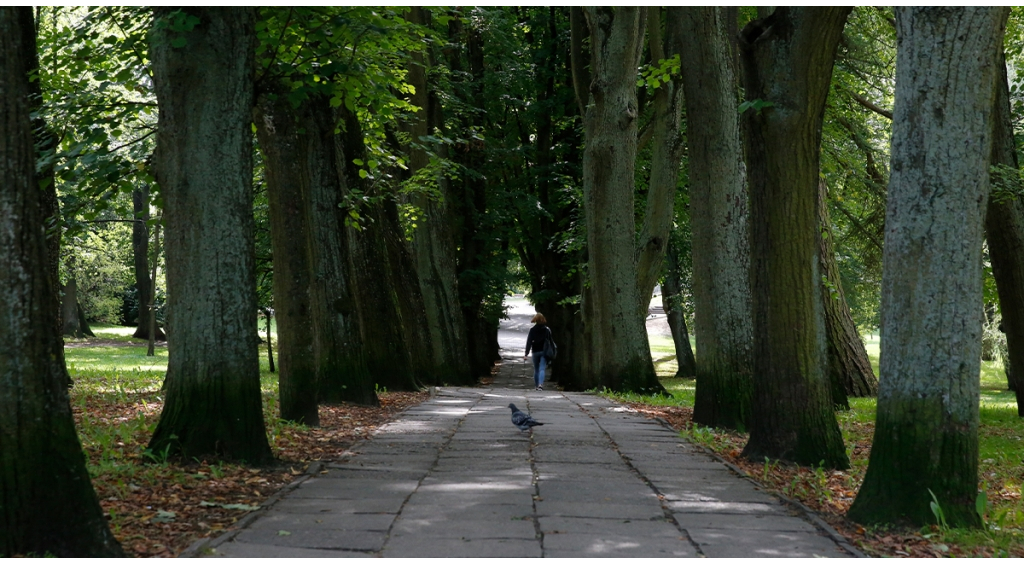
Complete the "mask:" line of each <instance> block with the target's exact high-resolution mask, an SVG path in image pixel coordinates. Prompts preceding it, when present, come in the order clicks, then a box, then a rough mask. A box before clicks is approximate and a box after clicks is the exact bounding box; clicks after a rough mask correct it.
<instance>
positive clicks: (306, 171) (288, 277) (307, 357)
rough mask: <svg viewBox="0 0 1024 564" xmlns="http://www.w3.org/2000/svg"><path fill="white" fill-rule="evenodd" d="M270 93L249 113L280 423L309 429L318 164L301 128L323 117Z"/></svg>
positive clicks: (314, 411)
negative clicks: (262, 203) (259, 177)
mask: <svg viewBox="0 0 1024 564" xmlns="http://www.w3.org/2000/svg"><path fill="white" fill-rule="evenodd" d="M274 94H276V96H274V99H273V100H272V99H271V95H270V93H264V94H260V96H259V97H258V99H257V102H256V106H255V109H254V111H253V114H254V121H255V123H256V136H257V139H258V141H259V146H260V151H261V152H262V154H263V166H264V177H265V180H266V183H267V201H268V203H269V206H270V212H269V215H270V244H271V249H272V252H273V254H274V278H273V284H274V310H275V313H276V314H277V329H278V331H277V336H278V341H277V355H278V361H279V364H280V365H281V370H280V372H278V375H277V378H278V390H279V393H280V413H281V419H284V420H286V421H295V422H298V423H305V424H306V425H314V426H315V425H319V424H320V415H319V410H318V407H317V385H318V380H317V370H316V361H315V358H314V356H313V325H312V305H311V303H310V274H311V270H310V259H309V247H308V245H309V229H310V227H309V225H310V218H309V208H308V206H309V203H308V197H307V193H308V192H309V186H308V184H309V182H310V181H311V179H312V178H313V176H314V174H313V173H312V172H311V170H310V169H312V168H314V167H320V166H324V165H323V163H318V162H317V161H316V160H315V157H314V156H313V155H312V154H311V153H312V152H313V151H312V150H311V146H312V145H313V144H314V143H315V142H316V140H315V138H314V139H311V137H313V136H312V132H311V131H309V130H308V129H305V128H307V127H309V124H310V122H311V120H312V119H323V116H314V117H310V116H308V115H306V114H308V112H309V109H308V104H304V105H302V106H300V107H299V108H298V109H293V107H292V105H291V103H290V102H289V101H288V99H287V97H286V96H284V95H283V93H282V92H275V93H274ZM300 115H301V116H302V117H301V118H300V117H298V116H300ZM300 130H303V132H302V133H299V131H300ZM321 156H322V155H321ZM268 331H269V329H268ZM268 335H269V332H268Z"/></svg>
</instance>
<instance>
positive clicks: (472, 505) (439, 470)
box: [201, 357, 851, 557]
mask: <svg viewBox="0 0 1024 564" xmlns="http://www.w3.org/2000/svg"><path fill="white" fill-rule="evenodd" d="M532 388H533V380H532V366H529V365H527V364H526V363H525V362H524V361H523V360H522V357H519V358H518V359H511V358H507V359H506V360H505V362H504V364H503V366H502V370H501V373H500V374H499V376H498V377H497V378H496V380H495V382H494V384H493V386H492V387H490V388H458V389H455V388H444V389H442V390H441V391H440V392H439V393H438V394H437V395H436V396H435V397H433V398H431V399H430V400H429V401H427V402H424V403H423V404H421V405H419V406H417V407H414V408H411V409H409V410H408V411H406V412H404V413H403V414H402V416H401V417H400V419H398V420H396V421H394V422H392V423H389V424H388V425H386V426H385V427H384V428H382V429H381V430H380V431H379V432H378V433H377V434H376V435H375V436H374V438H373V440H370V441H366V442H363V443H361V444H358V445H356V446H355V447H354V448H353V449H352V450H351V451H350V452H349V453H347V455H346V456H345V458H344V459H343V460H341V461H339V462H336V463H333V464H329V465H328V466H326V467H325V468H324V469H323V470H322V471H320V472H319V473H318V474H316V475H315V476H313V477H311V478H309V479H307V480H305V481H304V482H302V483H301V484H300V485H299V486H298V487H296V488H294V489H292V490H291V491H289V492H288V493H286V494H285V495H283V496H282V497H281V498H280V499H279V500H277V501H276V503H274V504H273V505H272V506H271V507H270V508H269V509H266V510H261V511H260V512H259V514H258V515H257V516H255V518H254V519H252V520H251V521H249V522H248V523H247V524H246V525H245V527H244V528H243V529H241V531H240V532H234V533H228V534H226V535H224V536H222V537H220V538H219V539H215V540H213V541H212V542H210V543H209V544H208V546H207V547H206V548H205V549H204V550H202V551H201V552H202V553H205V554H207V555H215V556H228V557H251V556H258V557H274V556H278V557H286V556H287V557H339V556H353V557H367V556H386V557H541V556H543V557H593V556H606V557H611V556H614V557H681V556H683V557H685V556H689V557H694V556H709V557H754V556H783V557H811V556H839V557H848V556H850V555H851V553H850V552H847V551H845V550H843V548H841V547H840V545H839V544H837V542H836V541H834V540H833V539H832V538H831V537H830V536H829V535H827V534H825V532H824V531H822V530H819V529H818V528H816V527H815V525H814V524H812V522H810V521H808V520H806V519H804V518H802V517H801V514H800V513H799V512H797V511H794V510H792V509H791V508H790V507H789V506H788V505H786V504H784V503H782V502H781V501H780V500H779V499H777V498H775V497H773V496H771V495H768V494H766V493H764V492H761V491H759V490H758V488H757V487H755V486H754V485H753V484H752V483H751V482H749V481H747V480H745V479H743V478H740V477H739V476H737V475H736V474H734V473H733V472H732V471H731V470H729V469H728V468H727V467H726V466H725V465H724V464H722V463H721V462H718V461H716V460H714V459H712V458H711V457H709V456H707V455H705V454H702V453H700V452H699V451H698V449H696V448H694V447H693V446H691V445H690V444H688V443H687V442H685V441H683V440H682V439H680V438H679V437H678V435H677V434H676V433H675V432H673V431H671V430H669V429H667V428H665V427H663V426H662V425H660V424H659V423H658V422H656V421H652V420H649V419H645V418H643V417H638V416H636V415H633V414H630V413H627V412H625V411H624V410H623V409H622V408H621V407H619V406H618V405H617V404H615V403H613V402H611V401H608V400H606V399H604V398H601V397H599V396H594V395H588V394H577V393H560V392H557V391H543V392H535V391H533V390H532ZM510 402H512V403H515V404H516V405H517V406H519V408H520V409H523V410H524V411H528V412H530V413H531V414H532V415H533V417H534V418H535V419H537V420H538V421H540V422H543V423H545V425H544V426H542V427H537V428H535V429H534V430H533V432H532V434H531V433H526V432H521V431H519V430H517V429H516V428H515V427H514V426H512V424H511V422H510V411H509V409H508V407H506V406H507V405H508V404H509V403H510Z"/></svg>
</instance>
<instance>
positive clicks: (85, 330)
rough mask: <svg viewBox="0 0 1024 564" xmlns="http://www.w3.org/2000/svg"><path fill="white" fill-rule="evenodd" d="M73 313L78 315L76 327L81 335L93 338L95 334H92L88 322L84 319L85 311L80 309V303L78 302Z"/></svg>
mask: <svg viewBox="0 0 1024 564" xmlns="http://www.w3.org/2000/svg"><path fill="white" fill-rule="evenodd" d="M75 313H76V314H77V315H78V327H79V329H80V330H81V331H82V335H83V336H86V337H95V336H96V333H93V332H92V329H91V328H90V327H89V321H88V320H86V319H85V310H84V309H82V302H78V304H77V307H76V308H75Z"/></svg>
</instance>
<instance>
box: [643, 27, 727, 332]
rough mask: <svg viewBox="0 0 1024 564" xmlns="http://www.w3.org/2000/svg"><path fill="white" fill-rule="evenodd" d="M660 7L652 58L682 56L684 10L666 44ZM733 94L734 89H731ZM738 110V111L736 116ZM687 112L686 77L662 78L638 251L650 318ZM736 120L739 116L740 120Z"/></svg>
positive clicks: (651, 37) (652, 31) (650, 33)
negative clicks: (684, 103) (684, 89)
mask: <svg viewBox="0 0 1024 564" xmlns="http://www.w3.org/2000/svg"><path fill="white" fill-rule="evenodd" d="M659 12H660V8H648V10H647V18H648V25H647V37H648V43H649V44H650V47H651V62H652V63H653V64H657V63H658V62H659V61H661V60H662V59H666V58H671V57H673V56H675V55H680V56H681V57H682V53H681V51H682V43H683V42H684V41H685V39H686V33H685V31H684V28H683V25H682V23H683V22H682V14H681V13H680V9H679V8H670V9H669V10H668V12H667V16H668V17H667V21H666V23H665V41H664V45H662V37H661V36H662V34H661V17H660V14H659ZM730 92H732V90H730ZM735 113H736V112H735V109H733V114H735ZM682 115H683V84H682V81H680V80H669V81H667V82H662V83H661V85H660V86H659V87H658V88H657V89H656V90H655V91H654V116H653V117H652V118H651V123H650V124H649V125H648V127H651V128H652V131H653V133H652V135H651V165H650V166H651V176H650V180H649V181H648V189H647V205H646V206H645V207H644V222H643V225H642V226H641V227H640V236H639V239H638V240H637V249H636V276H637V294H638V297H639V299H640V302H639V311H640V316H641V318H646V317H647V309H648V307H649V306H650V303H651V294H652V293H653V291H654V287H655V286H657V285H658V279H659V278H661V274H662V270H663V269H664V265H665V250H666V249H667V247H668V238H669V234H670V233H671V232H672V220H673V219H674V216H675V205H673V204H674V202H675V198H676V185H677V184H678V181H679V165H680V161H681V160H682V157H683V149H684V147H685V145H684V144H683V135H682V133H681V131H680V124H681V122H682ZM734 117H735V116H734ZM734 121H735V119H734Z"/></svg>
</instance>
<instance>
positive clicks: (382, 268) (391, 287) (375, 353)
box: [335, 110, 434, 390]
mask: <svg viewBox="0 0 1024 564" xmlns="http://www.w3.org/2000/svg"><path fill="white" fill-rule="evenodd" d="M341 116H342V117H341V119H342V120H344V128H343V129H344V133H343V134H342V137H341V138H339V139H337V140H336V143H338V148H337V152H336V154H337V155H340V156H341V158H340V159H338V162H336V163H335V166H337V167H338V170H339V171H341V173H342V174H344V176H345V183H346V187H347V188H348V189H349V190H358V191H360V192H362V193H363V194H365V195H366V196H369V197H371V198H374V199H378V201H372V202H369V203H367V204H365V205H363V206H361V207H360V208H359V209H357V210H356V211H357V212H358V213H359V215H360V216H362V221H361V222H360V224H359V225H353V226H346V227H345V230H346V234H347V236H348V247H349V261H350V262H351V272H352V294H353V296H354V297H355V303H356V310H357V312H358V315H359V329H360V334H361V335H362V342H363V346H362V349H363V351H362V352H363V355H364V357H365V358H366V365H367V367H368V368H369V371H370V374H372V375H373V381H374V383H376V384H377V385H379V386H383V387H385V388H387V389H389V390H418V389H419V388H420V383H419V382H420V380H421V379H422V380H423V381H429V382H433V381H434V378H433V376H434V375H433V373H432V369H431V366H430V365H431V363H430V362H429V357H430V348H429V347H420V346H418V344H417V342H416V341H417V340H419V341H422V340H423V339H429V337H428V336H427V334H426V332H425V331H421V332H414V333H410V329H412V330H413V331H415V329H416V325H413V326H412V327H410V323H415V322H414V321H413V320H412V319H408V320H407V319H406V318H405V315H403V313H404V312H403V311H402V306H401V300H402V296H400V295H399V294H400V293H401V292H406V291H409V290H408V288H406V287H405V286H404V285H403V284H402V282H403V278H402V277H401V276H400V275H399V274H398V273H399V272H400V271H401V268H402V266H399V265H396V264H395V261H396V260H401V259H399V258H398V257H395V256H393V254H392V252H391V251H390V250H389V240H391V239H393V238H394V237H396V236H399V237H401V225H400V224H398V223H397V211H396V215H395V216H394V218H395V220H396V221H394V222H392V221H391V220H390V219H391V218H390V217H389V216H388V215H387V211H386V210H385V207H386V206H392V207H394V201H393V200H390V198H389V197H388V196H384V195H380V194H376V193H375V192H374V190H373V188H372V187H371V186H367V185H366V183H364V182H363V181H362V179H361V178H360V177H359V169H360V168H362V167H360V166H357V165H356V164H355V162H354V161H361V162H364V163H365V162H367V161H368V160H369V159H368V157H367V155H366V146H365V142H364V141H363V130H362V126H361V125H360V123H359V119H358V117H357V116H356V115H355V114H354V113H352V112H350V111H347V110H344V111H342V112H341ZM380 198H383V200H380ZM403 243H404V242H403ZM403 250H404V249H403ZM406 252H407V251H406ZM415 292H416V294H419V284H418V282H417V284H416V288H415ZM420 312H422V317H421V323H422V324H423V325H422V326H423V327H425V324H426V317H425V316H426V312H425V311H424V310H422V305H421V306H420V309H419V310H413V311H411V312H409V315H415V314H417V313H420Z"/></svg>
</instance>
